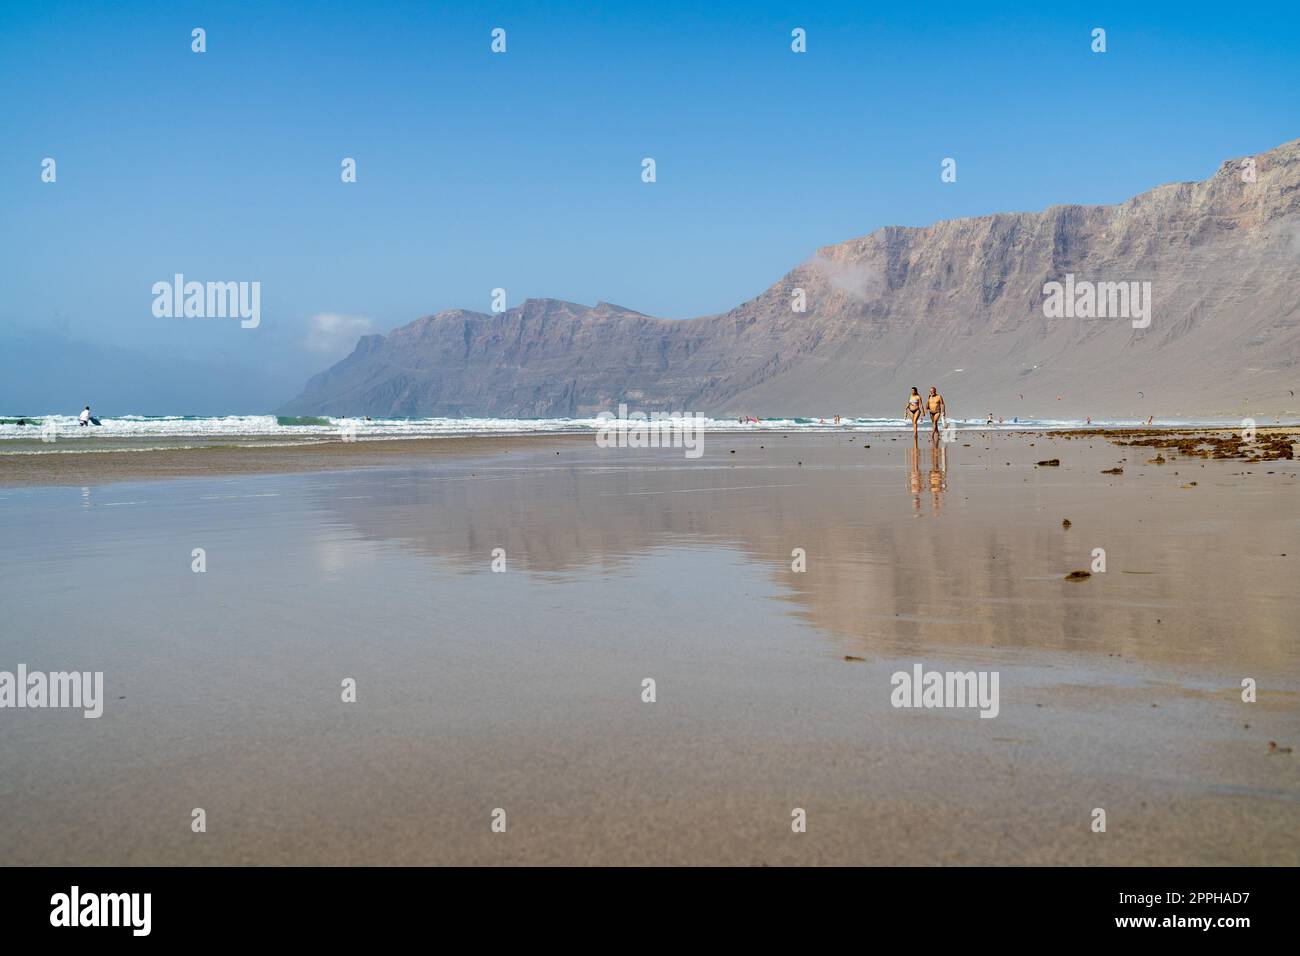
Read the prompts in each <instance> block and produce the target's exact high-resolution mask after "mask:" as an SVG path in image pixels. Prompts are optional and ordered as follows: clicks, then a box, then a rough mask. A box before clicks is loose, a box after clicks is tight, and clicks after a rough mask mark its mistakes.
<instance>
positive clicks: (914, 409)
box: [907, 385, 921, 438]
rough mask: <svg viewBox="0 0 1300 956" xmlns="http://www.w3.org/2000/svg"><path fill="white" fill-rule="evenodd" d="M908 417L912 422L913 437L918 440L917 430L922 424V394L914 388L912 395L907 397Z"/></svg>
mask: <svg viewBox="0 0 1300 956" xmlns="http://www.w3.org/2000/svg"><path fill="white" fill-rule="evenodd" d="M907 417H908V418H910V419H911V420H912V437H913V438H916V437H917V436H916V429H917V426H918V425H919V424H920V422H921V393H920V392H918V391H917V390H916V386H915V385H913V386H912V394H911V395H909V396H907Z"/></svg>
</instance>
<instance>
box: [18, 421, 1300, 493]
mask: <svg viewBox="0 0 1300 956" xmlns="http://www.w3.org/2000/svg"><path fill="white" fill-rule="evenodd" d="M1239 431H1240V428H1231V427H1227V426H1224V427H1219V428H1196V427H1188V428H1155V427H1147V426H1141V427H1136V428H1132V429H1128V428H1097V427H1092V428H1068V429H1050V428H1043V429H1035V430H1013V429H997V428H991V429H990V428H971V429H964V430H962V431H961V432H959V433H958V435H959V438H958V440H957V441H955V442H954V444H957V445H961V444H962V442H961V438H963V437H964V438H973V437H976V436H979V437H981V438H985V439H987V438H989V437H991V436H994V435H996V436H1001V437H1005V438H1009V439H1016V438H1030V439H1033V438H1046V439H1056V438H1060V439H1065V440H1074V439H1081V438H1104V439H1106V440H1107V441H1110V442H1111V443H1112V444H1116V445H1119V446H1122V445H1142V446H1148V445H1149V446H1151V447H1153V448H1171V447H1172V448H1177V447H1180V446H1181V447H1182V448H1183V449H1184V453H1185V454H1186V453H1188V452H1187V451H1186V449H1187V447H1188V445H1189V443H1190V442H1196V443H1199V444H1205V445H1209V446H1210V449H1211V450H1210V452H1209V453H1203V454H1202V456H1203V457H1215V458H1219V459H1238V460H1242V461H1271V460H1279V459H1286V458H1290V457H1291V455H1292V451H1291V446H1292V445H1294V444H1295V443H1296V442H1300V429H1297V428H1296V427H1294V426H1282V425H1265V426H1260V427H1258V428H1257V429H1256V434H1257V436H1258V439H1259V440H1258V441H1257V442H1256V443H1254V445H1253V446H1251V447H1253V448H1254V449H1255V450H1256V451H1258V450H1260V449H1263V450H1265V451H1266V452H1269V454H1268V455H1266V456H1265V457H1262V458H1261V457H1245V456H1244V455H1242V454H1241V451H1242V448H1243V443H1242V442H1241V441H1240V440H1239V439H1238V440H1234V439H1232V438H1231V436H1232V435H1233V434H1235V433H1237V432H1239ZM919 434H920V438H921V440H922V442H923V443H925V442H926V441H928V433H927V432H926V430H925V429H922V430H921V432H920V433H919ZM706 435H713V436H716V437H720V438H721V437H725V438H729V439H733V440H734V439H737V438H746V439H760V440H761V439H771V440H777V441H779V440H780V439H781V438H782V437H789V436H791V435H794V436H797V437H798V438H799V439H801V440H816V439H819V438H820V439H835V440H840V439H843V438H845V437H852V438H856V437H871V438H875V439H877V440H905V439H906V437H907V433H906V431H898V430H884V431H860V430H857V429H849V428H841V429H827V430H826V431H816V432H804V431H794V430H791V431H789V432H786V433H782V432H780V431H778V430H772V431H754V430H745V429H735V430H721V429H710V430H709V431H707V432H706ZM1287 438H1289V439H1290V442H1289V443H1288V442H1287V441H1286V439H1287ZM1144 439H1146V440H1144ZM146 441H149V440H148V439H146ZM593 441H594V434H593V433H591V432H559V433H557V432H546V433H521V434H517V435H491V436H484V435H445V436H439V437H436V438H386V439H371V440H365V439H358V440H356V441H341V440H337V439H335V440H325V441H299V442H277V443H274V444H271V443H265V442H251V443H248V444H219V443H214V444H208V445H201V446H177V447H171V448H168V447H158V446H156V445H155V444H150V445H146V446H145V447H141V448H112V449H86V450H76V451H59V452H45V453H40V452H22V451H20V452H9V453H5V452H0V488H4V487H9V488H13V487H60V486H73V487H75V486H83V485H100V484H112V483H117V482H129V481H154V480H164V479H172V478H216V477H234V476H239V475H266V474H297V473H304V472H316V471H320V472H324V471H337V470H340V469H353V468H380V467H391V466H398V465H411V464H416V463H418V462H419V461H420V460H431V461H437V460H442V459H446V458H453V457H467V456H468V457H474V456H493V455H505V454H509V453H510V452H511V451H520V452H531V451H537V450H540V449H546V448H551V447H555V446H569V447H572V446H574V445H583V444H589V443H592V442H593Z"/></svg>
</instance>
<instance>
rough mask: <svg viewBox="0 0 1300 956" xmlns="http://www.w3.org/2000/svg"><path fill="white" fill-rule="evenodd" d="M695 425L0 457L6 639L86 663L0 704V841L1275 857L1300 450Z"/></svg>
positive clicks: (59, 859) (1293, 698) (193, 854)
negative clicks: (63, 469)
mask: <svg viewBox="0 0 1300 956" xmlns="http://www.w3.org/2000/svg"><path fill="white" fill-rule="evenodd" d="M1031 443H1032V444H1031ZM867 445H869V446H870V447H864V446H867ZM733 449H734V453H733ZM705 452H706V453H705V455H704V457H703V458H702V459H700V460H698V461H688V460H686V459H684V458H683V457H682V454H681V452H680V451H676V452H674V451H670V450H641V451H636V450H626V449H624V450H616V449H598V448H596V447H594V443H591V442H589V441H573V440H555V439H546V440H537V441H536V442H533V441H532V440H524V441H518V442H513V443H509V444H508V445H507V446H505V447H494V448H489V449H482V450H481V452H480V453H478V454H460V455H454V456H446V455H437V456H434V455H426V456H420V455H408V456H407V457H405V458H403V459H402V460H401V461H396V462H392V461H389V462H380V463H379V464H381V465H382V466H383V467H369V468H365V469H356V468H351V469H341V470H336V471H332V472H329V473H309V474H287V475H261V474H254V475H242V476H237V477H231V478H223V479H214V478H196V479H189V480H179V481H150V482H139V483H118V484H109V485H96V486H89V487H87V488H86V489H79V488H66V487H60V488H48V487H28V488H12V487H11V488H0V536H2V537H3V540H4V549H3V553H2V554H0V573H3V575H4V580H5V581H6V584H7V586H6V588H5V593H6V598H5V600H4V611H5V613H4V624H3V626H2V627H0V669H7V670H13V669H14V668H15V667H16V666H17V664H18V663H20V662H21V663H26V664H27V665H28V666H29V667H30V668H33V669H36V668H41V669H45V670H58V669H72V668H76V669H80V670H102V671H104V674H105V687H106V697H107V701H106V705H105V713H104V716H103V717H102V718H100V719H99V720H86V719H83V718H82V717H81V715H80V712H69V711H56V710H43V711H32V710H22V711H15V710H0V767H3V768H4V773H3V774H0V858H3V859H4V860H6V861H7V862H10V863H67V864H107V863H510V862H521V863H614V864H622V863H628V864H635V863H741V864H747V863H752V864H759V863H898V864H930V863H1114V864H1169V865H1185V864H1193V865H1194V864H1215V863H1289V864H1295V863H1297V862H1300V838H1298V837H1297V824H1300V770H1297V763H1296V755H1295V754H1294V753H1280V752H1276V751H1277V750H1279V749H1280V750H1285V748H1287V747H1293V746H1294V745H1295V744H1296V743H1297V740H1298V739H1300V647H1298V645H1297V634H1298V633H1300V632H1298V631H1297V628H1296V625H1295V622H1296V620H1297V611H1298V610H1300V596H1298V594H1297V588H1296V584H1295V581H1296V579H1297V577H1296V573H1295V570H1294V568H1295V562H1296V561H1298V560H1300V509H1297V507H1296V505H1297V501H1298V500H1300V497H1298V496H1300V479H1297V477H1296V466H1295V464H1294V463H1293V462H1287V461H1281V462H1270V463H1266V464H1253V465H1243V464H1242V463H1241V462H1233V461H1208V462H1201V461H1193V460H1190V459H1178V458H1176V457H1174V458H1171V459H1170V460H1169V462H1168V463H1166V464H1164V465H1159V466H1156V465H1146V464H1145V461H1146V459H1147V458H1149V457H1150V456H1149V455H1147V454H1145V450H1144V449H1141V448H1120V447H1116V446H1114V445H1111V444H1109V443H1107V442H1106V441H1104V440H1103V439H1101V438H1097V439H1096V440H1092V439H1084V440H1078V439H1076V440H1073V441H1053V440H1051V439H1048V438H1045V437H1042V436H1038V435H1033V434H1030V435H1022V436H1006V435H1002V436H986V435H983V434H966V435H963V436H961V438H960V440H959V441H958V442H956V443H953V444H951V445H943V444H940V445H938V446H933V445H931V444H930V442H929V441H927V440H926V439H924V438H923V439H922V441H921V443H920V447H919V448H917V449H915V450H914V449H913V447H912V442H911V440H910V436H908V437H906V438H896V437H895V436H888V435H885V436H881V435H851V434H830V435H813V436H798V437H794V436H792V437H790V438H783V437H781V436H780V435H758V436H734V437H733V436H712V435H711V436H708V439H707V441H706V443H705ZM1049 458H1059V459H1060V460H1061V465H1060V467H1041V468H1040V467H1036V466H1035V464H1034V462H1036V461H1039V460H1044V459H1049ZM1121 459H1125V463H1124V467H1125V474H1124V475H1123V476H1109V475H1103V474H1101V471H1102V470H1103V469H1107V468H1110V467H1112V466H1114V465H1116V464H1117V463H1118V462H1119V461H1120V460H1121ZM1247 472H1249V473H1247ZM1270 472H1271V474H1270ZM1191 482H1196V484H1195V485H1194V486H1191V487H1184V485H1190V483H1191ZM1067 518H1068V519H1069V521H1070V527H1069V528H1068V529H1067V528H1064V527H1063V526H1062V520H1063V519H1067ZM195 548H203V549H204V551H205V555H206V562H207V570H206V571H205V572H204V573H201V574H200V573H194V572H193V571H192V570H191V565H192V561H193V558H192V556H191V555H192V552H193V549H195ZM497 548H501V549H504V560H505V566H506V571H505V573H494V572H493V571H492V570H491V568H492V563H493V551H494V549H497ZM1096 549H1102V550H1104V552H1105V556H1104V557H1105V568H1106V570H1105V571H1104V572H1098V573H1094V574H1092V575H1091V577H1089V578H1088V579H1086V580H1083V581H1080V582H1071V581H1066V580H1064V576H1065V575H1066V574H1067V573H1068V572H1070V571H1073V570H1084V569H1090V568H1092V567H1094V562H1095V561H1096V560H1097V557H1096V556H1095V554H1094V552H1095V551H1096ZM800 553H802V560H803V561H804V562H806V570H805V571H803V572H796V571H794V570H792V562H798V561H799V560H800ZM1283 555H1285V557H1284V556H1283ZM859 658H860V660H858V659H859ZM916 663H921V664H922V665H924V667H925V668H926V669H940V670H945V669H950V670H962V671H967V670H992V671H997V672H998V673H999V675H1000V709H999V713H998V716H997V717H996V718H994V719H981V718H979V716H978V714H977V712H976V711H974V710H970V709H964V710H963V709H917V710H913V709H896V708H894V707H892V706H891V704H890V693H891V689H892V688H891V683H890V678H891V675H892V674H893V673H894V672H895V671H899V670H910V669H911V668H912V667H913V665H914V664H916ZM349 677H350V678H353V679H355V681H356V684H357V701H356V703H344V702H342V700H341V699H340V697H341V690H340V684H341V681H342V680H343V679H344V678H349ZM647 678H651V679H653V680H654V681H655V690H656V695H657V700H656V701H655V702H654V703H645V702H643V701H642V682H643V680H645V679H647ZM1245 678H1252V679H1253V680H1255V681H1256V682H1257V685H1258V688H1259V691H1258V700H1257V701H1256V702H1254V703H1245V702H1243V701H1242V700H1241V683H1242V680H1243V679H1245ZM1270 741H1274V742H1276V744H1277V745H1278V746H1277V748H1275V752H1272V753H1270V752H1269V746H1268V744H1269V742H1270ZM196 807H201V808H203V809H204V810H205V811H206V815H207V821H208V826H207V832H206V833H202V834H196V833H193V832H191V826H190V821H191V811H192V810H193V809H194V808H196ZM496 808H501V809H503V810H504V811H505V815H506V820H507V828H506V832H505V833H494V832H492V829H491V823H492V813H493V811H494V810H495V809H496ZM795 808H803V809H804V810H806V812H807V819H808V827H807V832H806V833H801V834H796V833H793V832H791V813H792V810H794V809H795ZM1096 808H1102V809H1104V810H1105V811H1106V818H1107V830H1106V832H1105V833H1095V832H1093V831H1092V829H1091V824H1092V821H1093V811H1094V809H1096Z"/></svg>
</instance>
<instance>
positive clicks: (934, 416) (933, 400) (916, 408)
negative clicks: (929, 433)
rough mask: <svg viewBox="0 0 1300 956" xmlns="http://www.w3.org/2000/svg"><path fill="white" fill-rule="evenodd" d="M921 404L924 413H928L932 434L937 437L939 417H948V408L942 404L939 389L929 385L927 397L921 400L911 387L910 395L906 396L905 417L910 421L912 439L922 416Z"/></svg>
mask: <svg viewBox="0 0 1300 956" xmlns="http://www.w3.org/2000/svg"><path fill="white" fill-rule="evenodd" d="M922 403H924V411H928V412H929V413H930V423H931V424H932V425H933V426H934V434H935V435H936V436H937V435H938V434H939V419H940V418H941V417H942V418H944V419H947V417H948V407H947V406H946V405H944V403H943V396H942V395H940V394H939V389H937V388H936V387H935V386H933V385H931V386H930V394H929V396H928V397H926V398H925V399H922V398H921V393H920V392H918V391H917V390H916V386H915V385H913V386H912V394H911V395H909V396H907V417H908V418H909V419H911V421H912V437H913V438H916V437H917V433H916V431H917V428H918V426H919V425H920V423H921V415H922V414H923V409H922Z"/></svg>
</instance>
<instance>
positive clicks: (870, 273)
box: [808, 254, 885, 299]
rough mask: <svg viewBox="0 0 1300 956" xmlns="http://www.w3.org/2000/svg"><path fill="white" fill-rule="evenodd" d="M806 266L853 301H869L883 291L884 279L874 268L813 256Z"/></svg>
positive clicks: (863, 264) (864, 264)
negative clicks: (853, 299)
mask: <svg viewBox="0 0 1300 956" xmlns="http://www.w3.org/2000/svg"><path fill="white" fill-rule="evenodd" d="M808 266H809V267H810V268H811V269H813V270H814V271H815V272H818V273H820V274H821V275H822V276H823V277H824V278H825V279H826V281H827V282H829V283H830V284H831V286H832V287H834V288H836V289H838V290H839V291H841V292H843V293H845V294H847V295H850V296H852V297H853V298H855V299H869V298H872V297H874V296H878V295H880V294H881V293H882V292H884V291H885V277H884V275H883V274H882V273H881V271H880V270H879V269H878V268H876V267H875V266H871V265H867V264H866V263H858V262H844V261H842V260H839V259H828V258H826V257H825V256H823V255H820V254H819V255H815V256H813V257H812V258H811V259H809V260H808Z"/></svg>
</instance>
